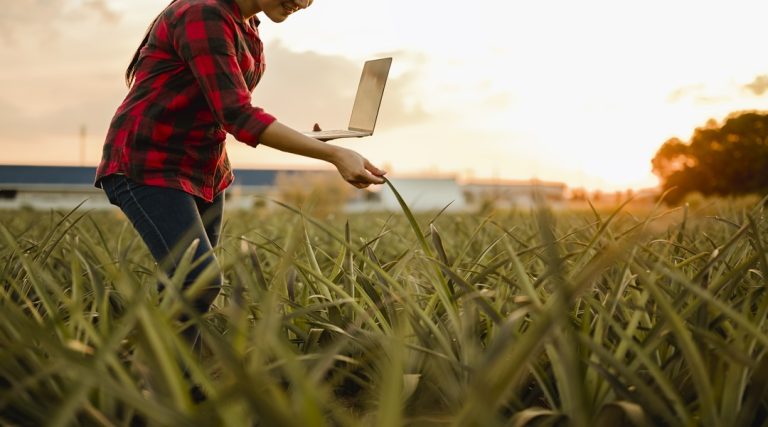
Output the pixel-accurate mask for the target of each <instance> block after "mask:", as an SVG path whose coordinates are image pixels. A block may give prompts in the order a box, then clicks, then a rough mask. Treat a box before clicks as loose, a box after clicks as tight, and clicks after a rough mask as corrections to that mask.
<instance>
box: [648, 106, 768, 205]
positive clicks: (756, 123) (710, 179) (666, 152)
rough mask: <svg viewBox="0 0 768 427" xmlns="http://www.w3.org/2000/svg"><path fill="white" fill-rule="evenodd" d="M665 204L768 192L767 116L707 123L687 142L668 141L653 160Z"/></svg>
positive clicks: (738, 115) (738, 116)
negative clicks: (691, 197) (692, 198)
mask: <svg viewBox="0 0 768 427" xmlns="http://www.w3.org/2000/svg"><path fill="white" fill-rule="evenodd" d="M652 164H653V173H654V174H656V175H657V176H658V177H659V178H660V179H661V187H662V190H663V191H669V193H668V194H667V197H666V200H667V201H668V202H669V203H678V202H679V201H680V200H682V199H683V197H685V195H686V194H688V193H693V192H698V193H701V194H703V195H704V196H731V195H745V194H760V195H762V194H765V193H766V192H768V112H755V111H749V112H739V113H734V114H731V115H730V116H728V117H727V118H726V119H725V121H724V122H723V124H722V125H720V124H719V123H717V122H716V121H715V120H709V121H708V122H707V124H706V125H704V126H703V127H700V128H696V130H695V131H694V132H693V135H692V136H691V139H690V141H688V142H684V141H681V140H680V139H678V138H670V139H668V140H667V141H666V142H664V144H663V145H662V146H661V148H659V150H658V151H657V152H656V155H655V156H654V157H653V160H652Z"/></svg>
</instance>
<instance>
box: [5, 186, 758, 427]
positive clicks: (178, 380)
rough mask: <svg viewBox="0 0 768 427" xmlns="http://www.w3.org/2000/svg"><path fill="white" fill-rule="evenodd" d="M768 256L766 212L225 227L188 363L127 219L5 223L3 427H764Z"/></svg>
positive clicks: (295, 218) (305, 218) (294, 215)
mask: <svg viewBox="0 0 768 427" xmlns="http://www.w3.org/2000/svg"><path fill="white" fill-rule="evenodd" d="M767 247H768V219H766V218H765V212H764V208H763V203H761V202H757V201H754V202H751V203H749V204H744V203H736V202H717V203H713V204H707V203H703V204H702V205H701V206H698V207H696V208H678V209H669V208H665V207H657V208H655V209H653V210H647V211H632V210H628V209H627V208H625V207H617V208H616V209H613V210H607V211H593V210H585V211H579V212H576V211H550V210H548V209H547V208H546V207H541V208H539V209H535V210H532V211H530V212H528V211H526V212H494V213H488V214H482V215H469V214H465V215H457V214H450V215H449V214H447V213H443V214H440V213H437V212H436V213H434V214H431V215H418V216H414V215H412V214H411V213H410V212H409V211H408V210H407V209H405V208H404V210H403V211H402V212H400V213H397V214H377V215H353V216H348V217H347V216H342V215H337V216H336V217H334V218H330V219H328V218H323V219H322V220H318V219H315V218H313V217H312V216H311V215H303V214H302V213H301V212H298V211H296V210H294V209H292V208H290V207H285V206H276V207H274V208H272V209H260V210H255V211H253V212H234V211H233V212H228V213H227V216H226V219H225V226H224V233H223V241H222V243H221V245H220V247H219V248H217V252H218V256H219V260H220V263H221V267H222V270H223V273H224V276H225V279H226V280H225V286H224V289H223V290H222V292H221V294H220V296H219V297H218V299H217V300H216V301H215V307H214V309H213V310H212V312H210V313H209V314H207V315H205V316H204V317H202V318H195V319H192V320H191V322H195V323H197V324H199V327H200V328H201V329H202V331H203V337H204V342H205V346H204V348H202V349H201V350H199V351H193V350H192V349H191V348H190V346H189V345H187V344H186V343H185V342H184V341H183V340H182V339H181V338H180V336H179V334H178V331H179V330H180V329H181V328H182V327H183V326H184V325H181V324H180V323H179V322H178V321H177V320H176V319H178V318H179V313H180V312H182V311H184V310H185V307H186V306H188V305H185V304H184V301H186V300H188V298H186V297H188V295H180V294H179V293H178V292H175V291H174V290H175V289H178V286H179V283H180V282H181V278H182V277H183V274H184V272H185V271H186V270H188V268H189V263H187V264H186V265H183V266H182V267H181V268H180V269H179V271H178V272H177V274H176V275H175V276H174V277H171V278H167V277H161V275H159V274H158V273H157V271H156V268H155V265H154V263H153V262H152V260H151V259H150V257H149V253H148V251H147V250H146V248H145V247H144V246H143V243H142V242H141V241H140V240H139V239H138V237H137V235H136V234H135V232H134V231H133V229H132V228H131V227H130V224H128V223H127V221H126V220H125V219H124V218H123V217H122V215H121V214H120V213H119V212H85V211H82V210H75V211H73V212H47V213H45V212H32V211H25V212H19V211H16V212H0V284H1V285H2V286H0V424H3V425H35V426H38V425H51V426H68V425H86V426H128V425H162V426H232V427H235V426H237V427H240V426H247V425H257V426H269V427H272V426H280V427H282V426H296V427H306V426H457V427H458V426H461V427H464V426H478V427H493V426H579V427H581V426H584V427H586V426H623V425H626V426H632V425H636V426H656V425H659V426H698V425H701V426H708V427H722V426H752V425H755V426H765V425H768V393H766V388H768V357H766V351H767V350H768V325H766V318H767V317H768V293H766V277H768V252H767V251H766V248H767ZM158 281H160V282H163V283H165V284H166V289H167V291H166V292H165V293H163V294H161V295H158V293H157V291H156V286H157V283H158ZM192 291H194V287H193V289H192ZM184 367H186V368H184ZM192 385H195V386H196V387H197V388H198V389H199V390H202V391H203V392H204V393H205V395H206V396H207V399H206V400H204V401H203V402H200V403H194V402H193V400H192V398H191V397H190V388H191V387H192Z"/></svg>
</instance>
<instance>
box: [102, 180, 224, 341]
mask: <svg viewBox="0 0 768 427" xmlns="http://www.w3.org/2000/svg"><path fill="white" fill-rule="evenodd" d="M101 187H102V188H103V189H104V192H105V193H106V195H107V197H108V198H109V202H110V203H112V204H113V205H115V206H117V207H119V208H120V209H121V210H122V211H123V213H125V216H127V217H128V220H130V221H131V223H132V224H133V227H134V228H135V229H136V231H137V232H138V233H139V235H140V236H141V238H142V239H143V240H144V243H145V244H146V245H147V247H148V248H149V251H150V252H151V253H152V256H153V257H154V259H155V261H157V263H158V265H159V266H160V268H161V269H162V270H163V271H164V272H165V273H166V274H168V276H169V277H170V276H171V275H173V273H174V271H175V270H176V267H177V266H178V264H179V261H180V260H181V258H182V256H183V255H184V252H185V251H186V250H187V249H188V248H189V245H190V244H191V243H192V242H193V241H194V240H195V239H198V240H199V244H198V246H197V249H196V250H195V254H194V257H193V262H195V261H198V260H201V259H202V261H201V262H199V263H198V265H197V266H196V267H194V268H193V269H192V270H191V271H190V272H189V273H188V274H187V276H186V277H185V279H184V289H186V288H187V286H189V285H190V284H192V283H193V282H194V281H195V280H196V279H197V278H198V276H199V275H200V274H201V273H202V272H203V270H205V269H206V268H207V267H208V266H210V265H213V268H216V269H217V270H218V268H219V266H218V262H217V260H216V257H215V255H214V254H213V252H212V248H213V247H214V246H216V243H217V242H218V240H219V235H220V232H221V219H222V213H223V210H224V197H223V193H221V194H219V195H218V196H216V198H214V200H213V201H212V202H210V203H209V202H206V201H205V200H203V199H201V198H199V197H196V196H193V195H191V194H188V193H186V192H184V191H181V190H177V189H173V188H165V187H153V186H149V185H143V184H139V183H137V182H135V181H132V180H131V179H129V178H128V177H126V176H125V175H109V176H107V177H104V178H102V179H101ZM221 284H222V278H221V273H220V272H219V273H218V274H217V275H216V276H215V279H214V280H213V281H212V282H211V283H207V284H205V286H204V288H203V289H202V291H201V292H199V293H197V294H196V298H195V299H194V300H193V301H192V306H193V307H194V309H195V310H196V311H197V312H198V313H200V314H202V313H205V312H206V311H208V309H209V308H210V305H211V303H213V300H214V299H215V298H216V295H218V293H219V289H220V288H221ZM160 290H162V288H161V289H160ZM186 318H187V316H183V318H182V320H185V319H186ZM188 333H195V334H196V332H192V331H185V335H187V334H188ZM190 338H192V337H190ZM192 339H193V341H194V338H192Z"/></svg>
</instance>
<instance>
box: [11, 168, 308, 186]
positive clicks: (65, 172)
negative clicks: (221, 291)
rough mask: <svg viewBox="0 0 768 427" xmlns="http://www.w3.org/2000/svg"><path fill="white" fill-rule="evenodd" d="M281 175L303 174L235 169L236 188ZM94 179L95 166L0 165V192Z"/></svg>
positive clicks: (89, 182) (85, 182)
mask: <svg viewBox="0 0 768 427" xmlns="http://www.w3.org/2000/svg"><path fill="white" fill-rule="evenodd" d="M280 172H285V173H289V174H290V173H298V172H304V171H292V170H286V171H281V170H278V169H236V170H235V171H234V173H235V182H234V185H242V186H246V187H249V186H271V185H274V183H275V179H276V178H277V175H278V173H280ZM95 176H96V168H95V167H92V166H38V165H0V189H2V188H5V189H8V188H19V187H43V186H57V187H60V186H69V187H93V179H94V177H95Z"/></svg>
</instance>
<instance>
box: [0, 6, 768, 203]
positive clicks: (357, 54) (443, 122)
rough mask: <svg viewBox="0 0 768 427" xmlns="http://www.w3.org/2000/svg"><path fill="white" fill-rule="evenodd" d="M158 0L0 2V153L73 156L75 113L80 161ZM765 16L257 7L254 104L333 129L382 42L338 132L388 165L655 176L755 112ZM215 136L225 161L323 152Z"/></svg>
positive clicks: (695, 11)
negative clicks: (668, 154) (371, 121)
mask: <svg viewBox="0 0 768 427" xmlns="http://www.w3.org/2000/svg"><path fill="white" fill-rule="evenodd" d="M181 1H184V0H181ZM167 3H168V2H167V1H165V0H161V1H158V0H14V1H9V2H5V4H4V5H3V11H2V13H0V61H1V64H2V66H0V147H2V157H1V158H0V163H4V164H66V165H77V164H80V163H81V152H80V140H81V136H80V132H81V128H83V127H85V130H86V135H85V141H86V146H85V164H86V165H94V166H95V165H96V164H97V163H98V160H99V158H100V154H101V146H102V143H103V137H104V134H105V132H106V128H107V125H108V123H109V120H110V118H111V116H112V114H113V112H114V110H115V108H116V107H117V105H118V104H119V103H120V102H121V101H122V98H123V97H124V95H125V93H126V88H125V85H124V83H123V73H124V71H125V66H126V64H127V62H128V60H129V59H130V57H131V55H132V54H133V51H134V50H135V48H136V47H137V45H138V43H139V41H140V40H141V38H142V36H143V34H144V30H145V29H146V26H147V25H148V24H149V23H150V21H151V20H152V19H153V18H154V17H155V15H156V14H157V13H158V12H159V11H160V10H161V9H162V8H163V7H164V6H165V5H166V4H167ZM260 16H261V15H260ZM766 16H768V2H765V1H764V0H760V1H758V0H750V1H740V0H729V1H724V0H717V1H714V0H712V1H708V0H697V1H692V0H691V1H689V0H664V1H660V0H659V1H657V0H649V1H644V2H628V1H617V0H601V1H598V0H582V1H566V0H558V1H547V0H538V1H516V0H488V1H482V2H472V1H458V0H444V1H440V2H434V1H414V0H378V1H374V0H316V1H315V3H314V4H313V5H312V6H311V7H310V8H309V9H307V10H305V11H301V12H299V13H297V14H296V15H294V16H292V17H290V18H289V19H288V20H287V21H286V22H284V23H282V24H279V25H278V24H274V23H272V22H270V21H269V20H268V19H267V18H266V17H262V25H261V27H260V31H261V35H262V38H263V40H264V42H265V44H266V62H267V71H266V75H265V76H264V78H263V80H262V82H261V84H260V86H259V87H258V88H257V89H256V91H255V92H254V96H253V103H254V105H258V106H261V107H263V108H265V109H266V110H267V111H269V112H271V113H273V114H274V115H275V116H277V117H278V118H279V119H280V120H281V121H283V122H285V123H287V124H289V125H292V126H295V127H297V128H299V129H302V130H303V129H309V128H311V126H312V124H313V123H314V122H319V123H320V124H321V125H322V126H323V127H324V128H331V127H346V124H347V120H348V117H349V111H350V108H351V105H352V97H353V95H354V91H355V89H356V86H357V80H358V79H359V75H360V70H361V67H362V62H363V61H364V60H365V59H368V58H373V57H381V56H392V57H393V58H394V61H393V65H392V72H391V74H390V80H389V82H388V85H387V90H386V93H385V95H384V101H383V105H382V111H381V113H380V116H379V122H378V124H377V128H376V132H375V135H374V136H372V137H370V138H365V139H357V140H349V141H345V142H343V143H341V144H342V145H344V146H346V147H350V148H354V149H356V150H358V151H360V152H361V153H362V154H364V155H365V156H366V157H368V158H369V159H370V160H371V161H372V162H374V163H375V164H378V165H383V166H384V167H385V168H387V169H388V170H390V171H391V172H392V173H393V174H415V173H441V174H456V175H457V176H458V177H459V178H467V177H469V178H472V177H474V178H499V179H514V180H518V179H529V178H538V179H542V180H546V181H560V182H564V183H566V184H567V185H568V186H569V187H586V188H587V189H603V190H620V189H625V188H643V187H649V186H655V185H656V184H657V180H656V178H655V177H654V176H653V175H652V173H651V168H650V160H651V158H652V157H653V155H654V153H655V151H656V150H657V149H658V148H659V146H660V145H661V144H662V143H663V142H664V141H665V140H667V139H668V138H670V137H673V136H677V137H679V138H681V139H684V140H687V139H688V138H689V137H690V135H691V133H692V131H693V129H694V128H695V127H697V126H702V125H704V123H705V122H706V121H707V120H708V119H710V118H714V119H717V120H722V119H723V118H725V116H727V115H728V114H729V113H731V112H734V111H740V110H768V93H766V90H768V53H766V52H765V49H764V48H763V46H764V45H765V41H766V40H768V25H766V23H765V17H766ZM228 150H229V154H230V158H231V160H232V163H233V165H234V166H235V167H236V168H237V167H281V168H283V167H285V168H288V167H303V168H306V167H310V168H312V167H320V166H322V164H321V163H320V162H318V161H315V160H307V159H301V158H299V157H296V156H291V155H286V154H283V153H279V152H276V151H274V150H271V149H269V148H267V147H260V148H257V149H253V148H251V147H248V146H246V145H244V144H241V143H239V142H237V141H235V140H234V139H231V140H230V142H228Z"/></svg>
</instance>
